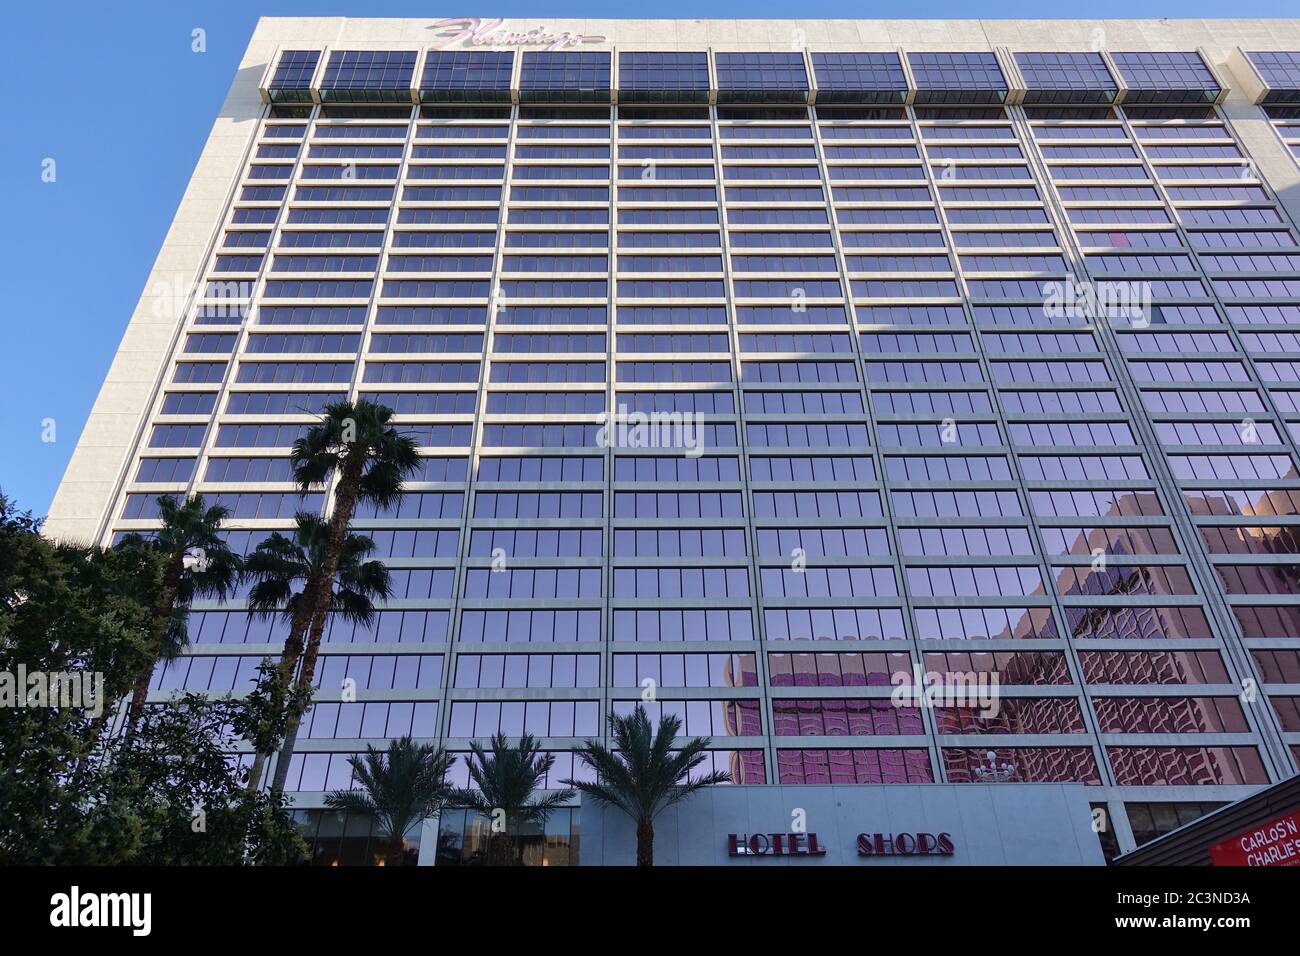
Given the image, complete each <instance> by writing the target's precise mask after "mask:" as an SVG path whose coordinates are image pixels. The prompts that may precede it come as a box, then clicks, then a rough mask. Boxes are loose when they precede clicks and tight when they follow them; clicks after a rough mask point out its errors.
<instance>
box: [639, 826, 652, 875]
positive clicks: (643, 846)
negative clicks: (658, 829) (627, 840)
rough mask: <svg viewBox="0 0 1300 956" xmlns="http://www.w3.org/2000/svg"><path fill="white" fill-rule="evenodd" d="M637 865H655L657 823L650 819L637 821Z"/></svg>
mask: <svg viewBox="0 0 1300 956" xmlns="http://www.w3.org/2000/svg"><path fill="white" fill-rule="evenodd" d="M636 865H637V866H654V865H655V825H654V823H653V822H652V821H650V820H638V821H637V822H636Z"/></svg>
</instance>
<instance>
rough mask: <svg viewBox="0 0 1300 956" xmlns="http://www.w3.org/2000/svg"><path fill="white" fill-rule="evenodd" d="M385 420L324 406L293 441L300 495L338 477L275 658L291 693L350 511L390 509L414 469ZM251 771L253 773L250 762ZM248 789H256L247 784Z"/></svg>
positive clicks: (318, 621) (292, 727) (415, 460)
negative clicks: (320, 540) (318, 555)
mask: <svg viewBox="0 0 1300 956" xmlns="http://www.w3.org/2000/svg"><path fill="white" fill-rule="evenodd" d="M392 417H393V410H392V409H391V408H387V407H386V406H383V405H376V404H375V403H374V402H368V401H364V400H363V401H359V402H356V403H353V402H331V403H330V404H328V405H326V406H325V409H324V412H323V414H322V416H321V420H320V421H319V422H318V423H317V424H316V425H314V426H312V428H311V429H309V430H308V431H307V433H306V434H305V435H303V436H302V437H301V438H299V439H298V440H297V441H295V442H294V444H293V448H292V449H291V450H290V452H289V460H290V462H291V463H292V466H293V474H294V481H295V483H296V484H297V485H298V490H299V492H300V493H301V494H304V495H305V494H307V493H308V492H309V491H311V490H312V489H313V488H316V487H319V486H321V485H323V484H325V482H326V481H327V480H329V478H330V476H331V475H337V483H336V485H335V488H334V508H333V510H332V511H331V513H330V517H329V519H328V529H329V533H328V535H327V536H326V540H325V550H324V555H323V559H322V561H321V562H320V564H319V565H318V566H316V567H315V568H313V571H312V573H311V574H310V575H309V576H308V577H307V579H306V581H305V583H304V585H303V589H302V598H301V599H300V601H299V602H298V605H297V606H296V607H295V611H296V612H297V613H293V614H292V615H291V616H290V623H289V636H288V637H287V638H286V639H285V642H284V651H283V653H282V654H281V656H280V666H279V672H278V673H279V677H280V680H281V681H283V682H285V683H287V681H288V680H289V679H292V677H293V675H294V673H295V672H296V673H297V675H298V676H297V679H296V680H295V681H294V683H293V690H294V693H297V694H300V695H301V694H305V693H309V691H310V688H311V686H312V681H313V680H314V678H315V668H316V656H317V654H318V653H319V652H320V642H321V636H322V635H323V634H324V631H325V615H326V614H327V613H328V611H329V609H330V606H331V603H332V602H333V601H334V600H335V597H334V579H335V576H336V575H337V574H338V573H339V568H340V564H341V562H342V561H343V558H344V554H345V550H346V541H347V537H348V526H349V525H350V524H351V522H352V516H353V514H354V513H355V512H356V508H357V505H358V504H360V503H372V504H374V505H376V506H377V507H378V508H380V509H384V508H388V507H390V506H391V505H392V504H393V503H394V502H396V501H397V499H398V498H400V497H401V495H402V483H403V481H404V480H405V478H406V476H407V475H409V474H411V473H412V472H413V471H415V469H416V468H418V467H419V464H420V457H419V455H418V453H417V452H416V445H415V442H414V441H412V440H411V438H410V437H409V436H406V435H402V434H400V433H399V432H398V431H397V429H395V428H394V427H393V426H392V425H391V424H390V423H391V421H392ZM301 719H302V714H301V713H297V714H290V715H289V720H288V729H287V733H286V742H287V743H289V744H290V745H291V743H292V741H293V739H294V737H295V736H296V734H297V730H298V723H299V721H301ZM254 766H255V769H258V770H260V766H258V765H257V764H256V763H255V765H254ZM288 769H289V768H288V761H287V760H285V761H282V762H281V764H280V765H279V766H278V767H277V769H276V776H275V781H274V782H273V783H272V787H273V788H274V789H276V790H282V789H283V787H284V780H285V775H286V774H287V773H288ZM250 785H251V786H256V783H255V782H253V781H252V778H250Z"/></svg>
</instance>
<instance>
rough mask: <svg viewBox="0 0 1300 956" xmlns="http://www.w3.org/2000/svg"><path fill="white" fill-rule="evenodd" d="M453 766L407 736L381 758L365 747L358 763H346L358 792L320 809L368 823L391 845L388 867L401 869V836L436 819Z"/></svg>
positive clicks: (338, 794) (333, 797)
mask: <svg viewBox="0 0 1300 956" xmlns="http://www.w3.org/2000/svg"><path fill="white" fill-rule="evenodd" d="M453 760H454V758H453V757H452V756H451V754H449V753H447V752H446V751H445V750H443V749H442V748H441V747H432V746H430V745H428V744H416V743H414V742H412V740H411V738H410V737H409V736H406V737H401V738H399V739H397V740H390V741H389V742H388V752H387V753H385V752H384V751H382V750H377V749H375V748H374V747H373V746H370V745H367V746H366V752H365V755H364V757H363V756H356V757H349V758H348V763H349V764H351V765H352V773H353V775H354V776H355V777H356V779H357V782H358V783H360V784H361V789H360V790H335V791H333V792H332V793H330V794H328V795H326V797H325V806H327V807H328V808H329V809H331V810H349V811H352V812H353V813H360V814H365V815H367V816H370V817H371V818H373V819H374V820H375V822H377V823H378V824H379V830H380V832H381V833H382V834H383V835H384V836H386V837H388V838H389V840H391V841H392V845H391V847H390V849H389V851H388V859H387V862H388V865H389V866H401V865H402V863H403V862H404V859H405V856H406V834H407V833H409V832H410V831H411V829H412V828H413V827H416V826H418V825H419V824H421V823H423V822H424V821H425V820H427V819H428V818H429V817H431V816H434V815H435V814H437V813H439V812H440V811H441V810H442V808H443V806H445V805H446V803H447V801H448V799H450V798H451V796H452V794H453V793H454V789H453V787H452V786H451V784H449V783H448V782H447V771H449V770H450V769H451V765H452V762H453Z"/></svg>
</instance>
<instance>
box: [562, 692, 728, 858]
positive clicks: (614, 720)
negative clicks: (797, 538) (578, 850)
mask: <svg viewBox="0 0 1300 956" xmlns="http://www.w3.org/2000/svg"><path fill="white" fill-rule="evenodd" d="M681 726H682V721H681V718H680V717H677V716H676V715H675V714H665V715H664V716H662V717H660V718H659V727H658V728H657V729H656V730H655V732H654V733H653V734H651V731H650V718H649V717H647V716H646V712H645V708H644V707H642V706H641V705H640V704H637V705H636V709H635V710H633V711H632V713H631V714H629V715H628V716H626V717H619V716H618V715H617V714H610V715H609V727H610V734H611V736H612V737H613V738H614V750H613V751H611V750H609V749H607V748H606V747H605V746H603V745H602V744H600V743H599V742H597V741H595V740H588V741H586V742H585V743H584V744H583V745H582V747H581V748H580V749H579V750H577V751H575V753H576V755H577V757H578V758H579V759H580V760H581V761H582V762H583V763H584V764H586V765H587V766H588V767H590V768H591V769H592V770H594V771H595V772H596V779H595V781H594V782H592V781H582V780H565V781H564V782H565V783H566V784H568V785H569V786H572V787H576V788H577V789H578V790H580V791H582V792H583V793H585V794H586V795H587V796H589V797H591V798H593V799H594V800H596V801H597V802H598V803H602V804H605V805H608V806H611V807H615V808H616V809H618V810H621V811H623V812H624V813H626V814H627V815H628V816H629V817H631V818H632V819H633V821H635V822H636V865H637V866H654V845H655V829H654V820H655V817H657V816H658V815H659V814H660V813H661V812H662V811H663V810H665V809H667V808H668V807H670V806H672V805H673V804H674V803H677V802H679V801H681V800H684V799H686V798H687V797H688V796H690V795H691V794H692V793H695V792H696V791H697V790H702V789H703V788H705V787H711V786H713V785H714V784H718V783H725V782H727V781H728V780H730V779H731V777H730V774H728V773H726V772H725V771H721V770H717V771H714V772H712V773H707V774H702V775H700V776H696V777H693V778H692V777H691V776H690V774H691V771H692V770H694V769H695V768H696V767H698V766H699V765H700V764H702V763H703V762H704V761H705V760H706V759H707V757H708V754H707V751H708V748H709V744H710V742H711V741H710V740H709V738H708V737H694V738H692V739H691V740H688V741H686V743H685V744H683V745H682V746H681V747H678V748H677V749H676V750H674V749H673V741H674V740H675V739H676V737H677V732H678V731H679V730H680V729H681Z"/></svg>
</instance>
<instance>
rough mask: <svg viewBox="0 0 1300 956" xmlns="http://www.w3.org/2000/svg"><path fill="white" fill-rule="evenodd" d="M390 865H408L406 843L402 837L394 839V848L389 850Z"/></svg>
mask: <svg viewBox="0 0 1300 956" xmlns="http://www.w3.org/2000/svg"><path fill="white" fill-rule="evenodd" d="M388 865H389V866H405V865H406V841H405V840H404V839H402V838H401V837H400V836H396V837H393V843H392V846H390V847H389V848H388Z"/></svg>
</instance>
